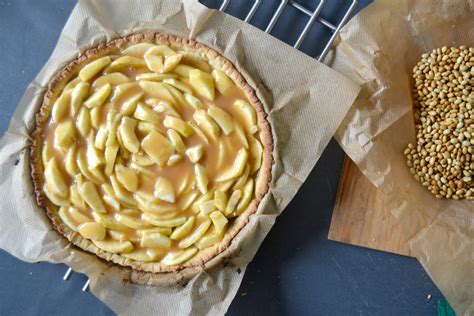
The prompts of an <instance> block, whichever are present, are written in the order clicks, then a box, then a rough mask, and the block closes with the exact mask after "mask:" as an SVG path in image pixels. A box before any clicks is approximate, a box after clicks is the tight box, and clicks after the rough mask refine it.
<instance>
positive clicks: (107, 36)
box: [0, 0, 360, 315]
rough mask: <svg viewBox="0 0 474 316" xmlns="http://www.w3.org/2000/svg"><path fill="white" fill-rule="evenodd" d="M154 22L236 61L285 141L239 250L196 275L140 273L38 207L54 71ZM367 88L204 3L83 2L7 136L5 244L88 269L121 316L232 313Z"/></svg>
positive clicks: (3, 148)
mask: <svg viewBox="0 0 474 316" xmlns="http://www.w3.org/2000/svg"><path fill="white" fill-rule="evenodd" d="M147 30H152V31H162V32H167V33H171V34H174V35H177V36H182V37H190V38H195V39H196V40H197V41H199V42H201V43H204V44H206V45H208V46H210V47H211V48H213V49H215V50H217V51H219V52H221V53H222V54H223V55H224V56H226V57H227V58H228V59H229V60H231V61H232V62H233V63H234V65H235V66H236V67H237V68H238V69H239V70H240V71H241V72H242V73H243V74H244V76H245V77H246V79H247V81H248V82H249V84H250V85H251V86H252V87H254V88H255V89H256V91H257V95H258V96H259V98H260V99H261V100H262V102H263V103H264V106H265V109H266V112H267V113H268V119H269V121H270V123H271V126H272V132H273V136H274V141H275V150H274V158H275V164H274V166H273V172H272V174H273V179H272V182H271V187H270V191H269V193H268V194H267V195H266V196H265V198H264V200H263V201H262V203H261V204H260V205H259V208H258V211H257V214H255V215H253V216H251V218H250V222H249V223H248V224H247V225H246V226H245V228H244V229H243V230H242V231H241V232H240V233H239V235H238V236H237V237H236V238H235V240H234V241H233V242H232V244H231V246H230V247H229V249H227V250H226V251H225V252H224V253H222V254H220V255H219V256H217V257H216V258H214V259H213V260H212V261H211V262H210V263H209V264H208V265H207V266H206V269H203V268H198V269H197V271H192V273H187V272H186V271H184V272H180V273H176V274H158V275H152V274H148V275H144V274H143V273H135V272H133V271H131V270H130V269H128V268H123V267H119V266H117V265H114V264H111V263H107V262H105V261H103V260H100V259H98V258H97V257H96V256H95V255H93V254H90V253H87V252H84V251H82V250H80V249H78V248H76V247H74V246H72V245H70V244H69V243H68V242H67V240H66V239H65V238H62V237H61V236H60V235H59V234H58V233H56V231H55V230H53V229H52V227H51V224H50V222H49V220H48V218H47V217H46V215H45V212H44V210H43V209H41V208H39V207H38V206H37V205H36V202H35V197H34V194H33V188H32V184H31V180H30V167H29V158H28V157H29V156H28V153H29V145H30V137H29V136H28V135H30V134H31V132H32V129H33V127H34V123H33V118H34V115H35V113H36V112H37V110H38V108H39V105H40V103H41V100H42V96H43V93H44V92H45V90H46V87H47V84H48V81H49V80H50V78H51V77H52V76H53V75H54V73H55V72H56V71H58V70H59V69H60V68H61V67H62V66H64V65H65V64H66V63H67V62H68V61H69V60H71V59H74V58H76V57H77V56H79V55H80V54H81V52H84V51H85V50H86V49H88V48H90V47H93V46H95V45H97V44H99V43H101V42H104V41H107V40H111V39H113V38H116V37H119V36H123V35H127V34H130V33H136V32H140V31H147ZM359 89H360V88H359V86H358V85H356V84H354V83H353V82H352V81H351V80H349V79H347V78H346V77H344V76H343V75H340V74H338V73H337V72H335V71H333V70H331V69H330V68H328V67H326V66H325V65H323V64H321V63H318V62H316V61H315V60H314V59H312V58H310V57H309V56H307V55H304V54H303V53H300V52H298V51H297V50H295V49H293V48H291V47H289V46H288V45H286V44H284V43H282V42H280V41H279V40H277V39H275V38H273V37H271V36H269V35H267V34H265V33H263V32H261V31H260V30H258V29H256V28H254V27H252V26H250V25H248V24H246V23H244V22H242V21H240V20H237V19H235V18H233V17H230V16H228V15H226V14H224V13H221V12H218V11H214V10H210V9H207V8H206V7H204V6H202V5H201V4H199V3H197V2H194V1H188V0H186V1H183V2H180V1H175V0H166V1H151V0H140V1H125V0H120V1H118V0H101V1H99V0H89V1H87V0H81V1H79V2H78V4H77V5H76V7H75V8H74V10H73V12H72V14H71V16H70V18H69V20H68V21H67V23H66V26H65V27H64V29H63V31H62V33H61V35H60V38H59V41H58V43H57V46H56V48H55V50H54V52H53V54H52V56H51V58H50V59H49V61H48V62H47V64H46V65H45V66H44V68H43V69H42V70H41V72H40V73H39V74H38V76H37V77H36V78H35V80H34V81H33V82H32V83H31V84H30V86H29V87H28V89H27V91H26V92H25V95H24V96H23V98H22V99H21V101H20V103H19V104H18V107H17V110H16V112H15V113H14V115H13V118H12V120H11V124H10V127H9V129H8V130H7V132H6V133H5V135H4V136H3V137H2V139H1V141H0V166H1V168H0V190H1V192H2V195H3V198H2V202H1V209H0V217H1V218H2V220H1V221H0V247H1V248H3V249H5V250H6V251H8V252H10V253H11V254H13V255H14V256H16V257H18V258H20V259H22V260H25V261H29V262H35V261H49V262H53V263H58V262H61V263H65V264H67V265H69V266H70V267H72V268H73V269H74V271H77V272H82V273H85V274H86V275H87V276H88V277H89V278H90V280H91V284H90V290H91V291H92V293H93V294H94V295H96V296H97V297H98V298H99V299H100V300H102V301H103V302H104V303H105V304H107V305H108V306H109V307H110V308H112V310H114V311H115V312H117V313H119V314H134V315H136V314H158V315H183V314H191V313H192V314H198V315H201V314H212V315H216V314H224V313H225V312H226V310H227V308H228V307H229V305H230V303H231V301H232V299H233V298H234V296H235V294H236V292H237V290H238V288H239V286H240V283H241V280H242V278H243V275H244V273H243V272H245V268H246V266H247V264H248V263H249V262H250V261H251V260H252V258H253V256H254V255H255V253H256V251H257V249H258V247H259V246H260V244H261V243H262V241H263V239H264V238H265V236H266V235H267V233H268V231H269V230H270V228H271V227H272V225H273V223H274V222H275V218H276V217H277V216H278V215H279V214H280V213H281V212H282V211H283V209H284V208H285V207H286V205H287V204H288V203H289V202H290V200H291V199H292V198H293V197H294V195H295V194H296V192H297V191H298V189H299V187H300V186H301V185H302V183H303V182H304V180H305V178H306V177H307V176H308V174H309V173H310V171H311V169H312V168H313V166H314V165H315V163H316V162H317V161H318V159H319V157H320V155H321V153H322V151H323V149H324V148H325V147H326V145H327V144H328V142H329V140H330V138H331V137H332V136H333V134H334V133H335V131H336V129H337V127H338V126H339V124H340V122H341V121H342V119H343V117H344V116H345V114H346V113H347V111H348V109H349V108H350V106H351V104H352V103H353V101H354V100H355V98H356V96H357V94H358V92H359ZM56 281H57V280H52V282H56ZM143 283H145V284H143ZM150 284H153V285H150Z"/></svg>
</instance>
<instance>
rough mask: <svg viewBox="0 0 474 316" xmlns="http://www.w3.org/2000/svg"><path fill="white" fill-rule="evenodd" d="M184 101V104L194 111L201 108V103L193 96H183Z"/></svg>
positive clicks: (187, 94) (186, 94)
mask: <svg viewBox="0 0 474 316" xmlns="http://www.w3.org/2000/svg"><path fill="white" fill-rule="evenodd" d="M184 99H185V100H186V102H188V104H189V105H191V106H192V107H193V108H194V109H196V110H199V109H201V108H202V102H201V100H199V99H198V98H196V97H195V96H193V95H192V94H189V93H185V94H184Z"/></svg>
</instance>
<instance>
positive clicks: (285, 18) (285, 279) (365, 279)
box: [0, 0, 443, 315]
mask: <svg viewBox="0 0 474 316" xmlns="http://www.w3.org/2000/svg"><path fill="white" fill-rule="evenodd" d="M203 2H205V3H206V4H207V5H208V6H210V7H214V8H216V7H218V5H219V4H220V1H203ZM251 2H252V1H250V0H248V1H240V0H232V2H231V4H230V5H229V7H228V9H227V12H228V13H231V14H233V15H237V16H238V17H241V18H243V17H244V16H245V14H246V12H247V10H249V8H250V4H251ZM360 2H361V4H360V5H359V9H360V8H362V7H363V6H364V5H365V4H367V2H368V1H360ZM278 3H279V1H277V0H273V1H270V0H266V1H264V3H263V5H262V7H261V9H259V10H258V11H257V14H256V15H255V17H254V18H253V19H252V23H253V24H255V25H257V26H258V27H260V28H261V29H262V28H265V26H266V24H267V23H268V22H269V20H270V19H271V15H272V13H271V12H273V11H274V10H275V9H276V7H277V6H278ZM299 3H301V4H305V5H307V7H308V8H311V9H314V7H315V6H316V4H315V3H317V1H299ZM328 3H329V5H328V7H327V8H326V9H325V10H324V11H323V12H322V16H323V17H325V18H327V19H329V20H330V21H331V22H333V23H336V22H337V20H338V19H340V18H341V14H340V11H338V10H337V8H338V6H340V5H347V3H348V0H328ZM237 4H238V5H237ZM73 5H74V1H72V0H68V1H59V0H56V1H55V0H47V1H46V0H43V1H36V0H30V1H26V0H0V43H1V44H0V45H1V46H0V48H1V49H0V87H1V92H2V93H0V134H3V132H4V131H5V129H6V128H7V125H8V122H9V120H10V117H11V114H12V113H13V111H14V109H15V106H16V104H17V103H18V101H19V100H20V97H21V95H22V94H23V92H24V90H25V89H26V87H27V85H28V83H29V82H30V81H31V80H32V79H33V78H34V77H35V76H36V74H37V73H38V71H39V70H40V69H41V67H42V66H43V65H44V63H45V62H46V60H47V59H48V58H49V56H50V54H51V52H52V49H53V47H54V45H55V43H56V40H57V38H58V36H59V33H60V31H61V29H62V27H63V26H64V24H65V22H66V20H67V18H68V16H69V13H70V11H71V10H72V8H73ZM295 19H299V20H298V21H297V20H295ZM306 19H307V18H306V17H305V16H304V15H303V14H301V13H299V12H297V11H296V10H295V9H292V8H287V9H285V11H284V13H283V15H282V18H281V19H280V21H279V22H278V23H277V25H276V26H275V29H274V31H273V32H272V34H274V35H276V36H279V37H280V38H283V39H284V40H285V41H286V42H288V43H290V44H293V43H294V42H295V41H296V39H297V34H296V33H295V32H298V31H300V30H302V29H303V27H304V23H305V22H306ZM295 21H296V22H295ZM329 36H330V35H329V33H328V32H327V30H326V29H325V28H324V27H323V26H321V25H316V26H315V27H314V28H313V30H312V31H311V32H310V34H309V36H308V38H307V40H306V41H305V42H304V44H303V46H302V48H303V50H304V51H305V52H307V53H309V54H310V55H312V56H316V55H317V54H318V52H320V51H321V49H322V46H321V44H322V40H325V39H327V38H328V37H329ZM342 160H343V152H342V151H341V149H340V148H339V146H338V145H337V144H336V142H334V141H332V142H331V143H330V145H329V146H328V148H327V149H326V151H325V153H324V155H323V156H322V158H321V160H320V161H319V163H318V165H317V166H316V168H315V169H314V170H313V172H312V174H311V175H310V176H309V178H308V180H307V181H306V183H305V184H304V185H303V187H302V189H301V190H300V192H299V193H298V194H297V196H296V197H295V199H294V200H293V201H292V203H291V204H290V206H289V207H288V208H287V209H286V210H285V212H284V213H283V215H282V216H281V217H280V218H278V220H277V222H276V224H275V226H274V228H273V229H272V231H271V232H270V234H269V235H268V237H267V238H266V240H265V241H264V243H263V245H262V246H261V248H260V250H259V252H258V253H257V255H256V257H255V259H254V260H253V261H252V262H251V263H250V265H249V267H248V270H247V273H246V275H245V277H244V280H243V283H242V286H241V288H240V290H239V292H238V294H237V296H236V298H235V300H234V302H233V303H232V305H231V307H230V310H229V314H231V315H242V314H249V315H264V314H281V315H284V314H292V315H293V314H295V315H297V314H300V315H349V314H350V315H352V314H363V315H372V314H394V315H435V314H436V301H437V300H438V299H441V298H443V297H442V295H441V293H440V292H439V290H438V289H437V288H436V286H435V285H434V284H433V282H432V281H431V280H430V278H429V277H428V276H427V274H426V272H425V271H424V270H423V269H422V267H421V266H420V264H419V263H418V262H417V261H416V260H415V259H412V258H407V257H402V256H397V255H392V254H388V253H382V252H379V251H373V250H368V249H364V248H359V247H353V246H349V245H344V244H340V243H336V242H332V241H328V240H327V233H328V229H329V224H330V219H331V213H332V207H333V203H334V198H335V194H336V189H337V183H338V178H339V173H340V168H341V164H342ZM0 220H1V219H0ZM65 271H66V266H64V265H52V264H48V263H37V264H28V263H24V262H21V261H19V260H17V259H16V258H14V257H12V256H10V255H9V254H7V253H5V252H3V251H0V279H1V281H0V315H16V314H22V315H44V314H47V315H49V314H53V315H59V314H61V315H62V314H67V315H87V314H94V315H102V314H107V315H110V314H112V312H111V311H110V310H109V309H108V308H107V307H106V306H105V305H104V304H102V303H101V302H100V301H99V300H97V299H96V298H95V297H94V296H93V295H92V294H90V293H88V292H86V293H84V292H81V290H80V289H81V287H82V285H83V284H84V282H85V280H86V278H85V277H84V276H83V275H80V274H73V276H72V279H71V280H70V281H69V282H64V281H62V279H61V278H62V276H63V274H64V272H65ZM428 297H430V298H428Z"/></svg>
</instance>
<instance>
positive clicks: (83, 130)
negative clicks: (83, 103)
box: [76, 107, 92, 138]
mask: <svg viewBox="0 0 474 316" xmlns="http://www.w3.org/2000/svg"><path fill="white" fill-rule="evenodd" d="M76 127H77V130H78V131H79V134H81V136H82V137H84V138H87V136H88V135H89V132H90V131H91V127H92V126H91V116H90V111H89V109H88V108H85V107H82V108H81V109H80V110H79V114H78V115H77V121H76Z"/></svg>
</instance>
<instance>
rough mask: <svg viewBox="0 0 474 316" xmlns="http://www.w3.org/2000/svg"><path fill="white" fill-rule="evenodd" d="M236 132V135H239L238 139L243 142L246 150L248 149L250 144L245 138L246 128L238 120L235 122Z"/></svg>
mask: <svg viewBox="0 0 474 316" xmlns="http://www.w3.org/2000/svg"><path fill="white" fill-rule="evenodd" d="M234 131H235V135H237V138H238V139H239V141H240V142H241V144H242V146H244V148H246V149H248V148H249V144H248V141H247V137H246V136H245V131H244V128H243V127H242V125H240V123H239V122H237V121H236V120H234Z"/></svg>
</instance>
